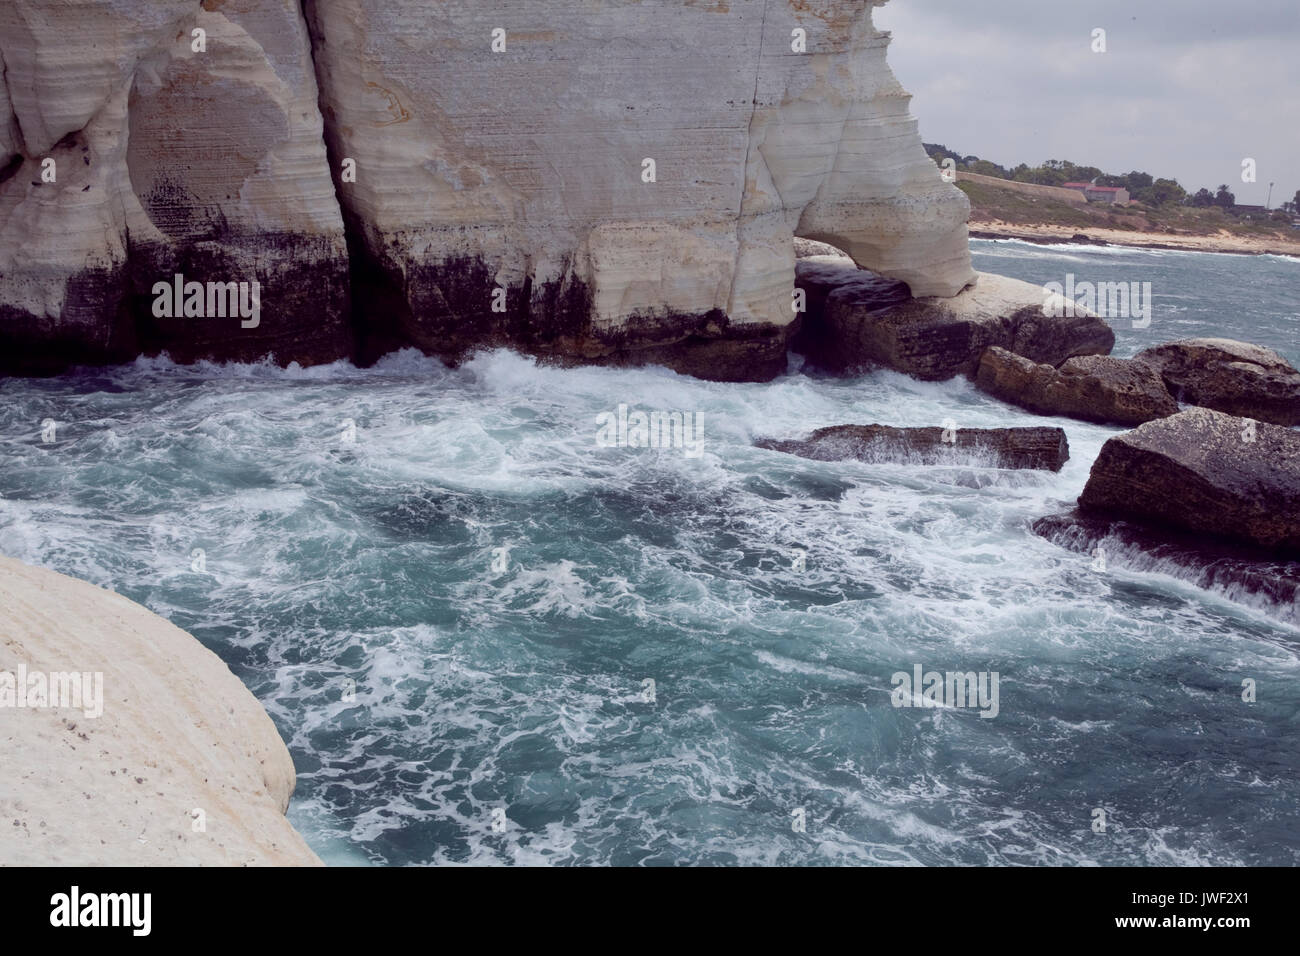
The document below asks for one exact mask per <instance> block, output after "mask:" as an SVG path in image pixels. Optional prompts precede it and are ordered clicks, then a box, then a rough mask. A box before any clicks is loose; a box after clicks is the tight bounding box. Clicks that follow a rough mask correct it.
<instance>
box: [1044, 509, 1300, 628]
mask: <svg viewBox="0 0 1300 956" xmlns="http://www.w3.org/2000/svg"><path fill="white" fill-rule="evenodd" d="M1032 527H1033V530H1034V533H1035V534H1038V535H1041V536H1042V537H1044V538H1046V539H1047V540H1049V541H1051V542H1052V543H1053V544H1057V545H1060V546H1061V547H1063V548H1067V549H1069V550H1071V551H1075V552H1078V553H1081V554H1086V555H1088V556H1089V557H1090V558H1091V559H1092V560H1091V562H1090V566H1091V567H1092V568H1093V570H1095V571H1097V572H1099V573H1104V572H1106V571H1108V570H1110V569H1113V568H1116V567H1123V568H1128V569H1131V570H1134V571H1149V572H1155V573H1158V574H1167V575H1169V576H1171V577H1176V578H1180V579H1182V580H1184V581H1190V582H1192V583H1193V584H1196V585H1197V586H1198V587H1203V588H1206V589H1211V590H1214V591H1217V592H1219V593H1221V594H1223V595H1225V596H1226V597H1228V598H1229V599H1231V600H1234V601H1237V602H1238V603H1242V604H1247V605H1251V606H1254V607H1258V608H1260V609H1262V610H1264V611H1266V612H1267V613H1268V614H1270V615H1272V616H1274V617H1277V618H1279V619H1281V620H1283V621H1287V622H1289V623H1292V624H1298V625H1300V561H1287V560H1275V559H1270V558H1266V557H1261V556H1260V554H1259V552H1258V550H1256V549H1254V548H1251V547H1248V546H1243V545H1235V544H1233V543H1231V542H1220V541H1217V540H1212V539H1211V540H1207V539H1206V538H1205V537H1204V536H1203V535H1199V534H1194V533H1191V532H1180V531H1173V530H1170V529H1169V528H1152V527H1150V526H1147V525H1143V524H1140V523H1133V522H1129V521H1125V520H1122V519H1113V518H1106V517H1096V516H1094V517H1089V516H1086V515H1083V514H1080V513H1079V512H1078V511H1071V512H1069V513H1066V514H1059V515H1048V516H1047V517H1044V518H1039V519H1038V520H1037V521H1035V522H1034V523H1033V526H1032Z"/></svg>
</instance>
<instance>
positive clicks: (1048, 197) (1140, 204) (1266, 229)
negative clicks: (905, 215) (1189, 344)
mask: <svg viewBox="0 0 1300 956" xmlns="http://www.w3.org/2000/svg"><path fill="white" fill-rule="evenodd" d="M926 151H927V152H928V153H929V154H930V156H931V158H932V159H934V160H935V162H936V163H937V164H939V165H940V167H941V168H942V165H943V160H944V159H948V158H951V159H953V168H954V169H955V172H956V177H957V182H956V186H957V188H958V189H960V190H961V191H962V192H963V193H965V194H966V197H967V198H968V199H969V200H970V204H971V215H970V231H971V235H972V237H974V238H1014V239H1025V240H1028V241H1046V242H1060V241H1069V240H1072V239H1076V237H1080V236H1082V238H1086V239H1087V240H1088V241H1091V242H1105V243H1109V244H1112V245H1125V246H1142V247H1147V248H1174V249H1195V250H1201V251H1206V252H1239V253H1264V252H1271V253H1277V254H1281V255H1300V228H1296V227H1295V226H1294V225H1293V223H1294V222H1295V221H1300V220H1298V219H1297V217H1300V213H1296V212H1295V203H1294V202H1286V203H1282V204H1281V208H1277V209H1273V210H1269V211H1264V210H1260V209H1256V208H1255V207H1247V206H1238V205H1236V203H1235V201H1234V197H1233V196H1232V194H1231V192H1228V191H1226V190H1223V189H1220V190H1219V192H1218V193H1217V195H1216V194H1212V193H1211V192H1210V191H1209V190H1208V189H1202V190H1198V192H1197V193H1196V194H1188V193H1187V192H1186V191H1185V190H1183V189H1182V187H1181V186H1179V185H1178V184H1177V182H1176V181H1174V180H1169V179H1154V180H1153V179H1152V177H1151V176H1149V175H1147V174H1144V173H1136V172H1135V173H1129V174H1127V175H1125V176H1108V175H1106V174H1103V173H1100V172H1099V171H1098V170H1096V169H1095V168H1093V167H1080V166H1076V165H1074V164H1072V163H1069V162H1055V161H1049V162H1048V163H1045V164H1043V165H1042V166H1039V167H1034V168H1030V167H1028V166H1025V165H1023V164H1022V165H1021V166H1018V167H1016V168H1015V169H1014V170H1008V169H1005V168H1004V167H1000V166H997V165H996V164H993V163H990V162H988V161H987V160H982V159H979V158H978V157H974V156H968V157H962V158H958V157H957V156H956V154H955V153H953V152H952V151H950V150H948V149H947V148H946V147H944V146H940V145H936V144H932V143H927V144H926ZM1013 175H1015V176H1016V177H1017V178H1012V176H1013ZM1076 177H1078V178H1079V180H1080V181H1092V180H1093V179H1095V180H1096V181H1097V182H1098V184H1100V185H1108V184H1111V183H1114V184H1116V185H1117V186H1127V185H1129V184H1131V183H1134V182H1137V183H1143V182H1147V181H1151V182H1154V183H1155V184H1157V185H1155V186H1147V187H1141V188H1134V189H1132V190H1131V191H1132V193H1133V198H1131V199H1130V201H1129V202H1128V204H1127V205H1124V206H1116V205H1111V204H1109V203H1104V202H1088V201H1082V202H1081V201H1079V200H1077V199H1076V200H1074V201H1070V200H1068V199H1063V198H1060V193H1061V190H1060V188H1059V187H1060V186H1061V185H1062V184H1064V183H1065V182H1070V181H1075V178H1076ZM1040 187H1056V188H1040ZM1053 194H1055V195H1053ZM1076 241H1079V240H1076Z"/></svg>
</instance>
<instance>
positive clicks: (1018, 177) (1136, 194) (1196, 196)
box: [925, 143, 1300, 225]
mask: <svg viewBox="0 0 1300 956" xmlns="http://www.w3.org/2000/svg"><path fill="white" fill-rule="evenodd" d="M925 151H926V152H927V153H928V154H929V155H930V158H931V159H933V160H934V161H935V163H936V164H938V165H939V166H942V165H943V162H944V160H946V159H951V160H952V161H953V163H954V164H955V166H956V167H957V168H958V169H961V170H965V171H966V172H969V173H977V174H979V175H981V176H993V177H995V178H997V179H1008V180H1011V181H1012V182H1018V183H1037V184H1039V185H1041V186H1062V185H1064V184H1065V183H1092V184H1093V185H1096V186H1118V187H1121V188H1123V189H1127V190H1128V194H1129V197H1130V198H1131V199H1132V200H1133V201H1135V202H1138V203H1141V204H1142V205H1143V206H1145V207H1148V208H1149V209H1166V208H1169V207H1171V206H1179V205H1181V206H1192V207H1196V208H1200V209H1209V208H1212V207H1214V208H1218V209H1222V210H1224V211H1225V212H1227V213H1229V214H1230V215H1231V214H1232V213H1233V212H1234V210H1236V204H1237V197H1236V196H1235V195H1233V193H1232V191H1231V190H1229V189H1228V187H1227V184H1222V185H1220V186H1219V187H1218V189H1216V190H1215V191H1213V192H1211V191H1210V190H1209V189H1205V188H1201V189H1198V190H1197V191H1196V192H1195V193H1189V192H1188V191H1187V190H1185V189H1184V188H1183V187H1182V186H1181V185H1179V183H1178V180H1176V179H1163V178H1157V177H1153V176H1152V175H1151V174H1150V173H1144V172H1141V171H1139V170H1136V169H1135V170H1133V171H1132V172H1129V173H1124V174H1122V175H1115V174H1112V173H1105V172H1103V171H1102V170H1100V169H1098V168H1097V167H1096V166H1079V165H1077V164H1075V163H1072V162H1070V161H1069V160H1068V159H1049V160H1046V161H1045V162H1043V163H1042V164H1041V165H1039V166H1030V165H1028V164H1026V163H1021V164H1020V165H1019V166H1015V167H1013V168H1011V169H1008V168H1007V167H1005V166H1000V165H998V164H997V163H994V162H990V161H989V160H987V159H980V158H979V157H978V156H973V155H972V156H962V155H959V154H958V153H956V152H955V151H953V150H951V149H949V148H948V147H947V146H943V145H941V144H939V143H926V144H925ZM1297 209H1300V190H1297V191H1296V195H1295V199H1294V200H1292V201H1289V202H1284V203H1282V205H1281V207H1280V208H1279V209H1278V210H1277V211H1275V212H1274V213H1273V215H1272V218H1273V219H1274V220H1275V221H1276V222H1278V223H1281V224H1283V225H1286V224H1289V223H1290V220H1291V215H1292V214H1294V213H1296V211H1297ZM1248 215H1252V216H1254V215H1258V214H1257V213H1254V212H1251V213H1248Z"/></svg>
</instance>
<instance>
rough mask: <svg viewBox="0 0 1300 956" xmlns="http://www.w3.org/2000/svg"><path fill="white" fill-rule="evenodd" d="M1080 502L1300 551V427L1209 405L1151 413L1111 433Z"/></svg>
mask: <svg viewBox="0 0 1300 956" xmlns="http://www.w3.org/2000/svg"><path fill="white" fill-rule="evenodd" d="M1079 507H1080V509H1081V510H1082V511H1083V513H1084V514H1085V515H1089V516H1098V515H1101V516H1109V517H1118V518H1130V519H1133V520H1136V521H1140V522H1143V523H1146V524H1149V525H1160V526H1166V527H1171V528H1175V529H1178V530H1183V531H1190V532H1199V533H1204V534H1211V535H1214V536H1216V537H1219V538H1223V539H1227V540H1233V541H1241V542H1245V543H1247V544H1251V545H1255V546H1257V547H1259V548H1262V549H1265V550H1267V551H1269V552H1273V553H1276V554H1278V555H1281V556H1287V557H1300V433H1297V432H1295V431H1292V430H1291V429H1289V428H1283V427H1281V426H1280V425H1268V424H1259V423H1256V422H1255V421H1253V420H1251V419H1245V418H1237V417H1235V416H1233V415H1226V414H1224V413H1222V412H1216V411H1212V410H1210V409H1208V408H1191V409H1188V410H1186V411H1183V412H1180V413H1178V414H1177V415H1172V416H1170V417H1169V418H1162V419H1159V420H1158V421H1153V422H1147V423H1146V424H1145V425H1142V426H1140V427H1138V428H1136V429H1134V430H1133V431H1129V432H1124V433H1123V434H1121V435H1116V436H1115V437H1114V438H1112V439H1110V441H1108V442H1106V444H1105V445H1104V446H1103V447H1102V449H1101V454H1100V455H1098V456H1097V461H1096V462H1095V463H1094V464H1093V466H1092V473H1091V475H1089V477H1088V483H1087V485H1085V486H1084V489H1083V494H1082V495H1080V496H1079Z"/></svg>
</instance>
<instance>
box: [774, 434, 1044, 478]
mask: <svg viewBox="0 0 1300 956" xmlns="http://www.w3.org/2000/svg"><path fill="white" fill-rule="evenodd" d="M754 444H755V445H756V446H757V447H759V448H767V449H770V450H772V451H781V452H785V453H787V454H790V455H798V456H800V457H801V458H811V459H814V460H816V461H843V460H845V459H850V458H852V459H857V460H859V461H868V462H895V461H896V462H903V463H914V464H921V465H945V464H972V463H983V464H987V465H989V466H991V467H995V468H1039V469H1046V470H1048V471H1060V470H1061V466H1062V465H1064V464H1065V462H1066V461H1067V460H1068V459H1069V457H1070V444H1069V442H1068V441H1067V439H1066V437H1065V432H1064V430H1062V429H1060V428H947V429H946V428H894V427H892V426H890V425H832V426H830V427H829V428H819V429H817V430H816V431H815V432H813V433H812V434H811V435H810V436H808V438H806V439H776V438H761V439H759V440H757V441H755V442H754Z"/></svg>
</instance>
